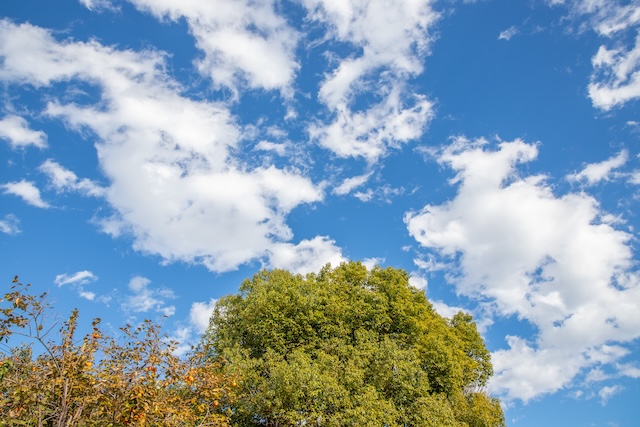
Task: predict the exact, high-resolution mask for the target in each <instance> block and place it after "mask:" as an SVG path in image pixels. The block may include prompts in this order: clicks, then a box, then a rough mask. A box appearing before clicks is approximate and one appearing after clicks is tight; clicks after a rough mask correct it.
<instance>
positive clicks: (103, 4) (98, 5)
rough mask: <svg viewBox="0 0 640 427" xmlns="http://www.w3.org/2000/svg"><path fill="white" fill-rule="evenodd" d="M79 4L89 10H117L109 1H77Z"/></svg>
mask: <svg viewBox="0 0 640 427" xmlns="http://www.w3.org/2000/svg"><path fill="white" fill-rule="evenodd" d="M79 1H80V4H81V5H83V6H84V7H86V8H87V9H89V10H93V11H100V10H118V8H117V7H116V6H114V4H113V3H112V1H111V0H79Z"/></svg>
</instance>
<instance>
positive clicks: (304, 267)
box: [269, 236, 346, 274]
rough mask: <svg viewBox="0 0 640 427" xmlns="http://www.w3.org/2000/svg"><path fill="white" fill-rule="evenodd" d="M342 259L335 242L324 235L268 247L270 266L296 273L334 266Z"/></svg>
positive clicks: (342, 260) (343, 259)
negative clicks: (296, 242)
mask: <svg viewBox="0 0 640 427" xmlns="http://www.w3.org/2000/svg"><path fill="white" fill-rule="evenodd" d="M344 261H346V259H345V257H344V256H343V255H342V250H341V249H340V248H339V247H337V246H336V242H335V241H334V240H331V239H329V238H328V237H325V236H316V237H314V238H313V239H310V240H303V241H301V242H300V243H298V244H296V245H294V244H292V243H280V244H276V245H274V246H273V247H272V248H271V249H270V254H269V266H270V267H271V268H281V269H284V270H289V271H291V272H292V273H298V274H306V273H312V272H316V271H318V270H320V269H321V268H322V267H324V266H325V265H326V264H331V265H333V266H334V267H335V266H338V265H339V264H340V263H342V262H344Z"/></svg>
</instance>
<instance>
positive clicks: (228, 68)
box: [129, 0, 299, 96]
mask: <svg viewBox="0 0 640 427" xmlns="http://www.w3.org/2000/svg"><path fill="white" fill-rule="evenodd" d="M129 1H130V2H131V3H132V4H134V5H135V6H136V7H137V8H139V9H141V10H144V11H148V12H149V13H151V14H153V15H154V16H156V17H158V18H160V19H170V20H173V21H178V20H180V19H185V21H186V22H187V24H188V25H189V29H190V30H191V33H192V34H193V36H194V38H195V39H196V46H197V47H198V48H199V49H200V50H201V51H202V52H203V53H204V57H202V58H200V59H199V60H198V61H197V64H196V65H197V67H198V69H199V70H200V72H201V73H202V74H204V75H206V76H209V77H210V78H211V80H212V81H213V83H214V84H215V85H216V86H218V87H226V88H229V89H231V90H232V91H234V92H236V93H237V92H238V89H239V88H241V87H244V86H245V85H246V86H248V87H249V88H252V89H267V90H273V89H275V90H280V91H281V92H282V93H283V94H284V95H286V96H288V95H289V94H290V92H291V91H290V85H291V83H292V81H293V78H294V77H295V73H296V71H297V70H298V68H299V65H298V63H297V62H296V60H295V48H296V46H297V43H298V38H299V35H298V33H297V32H296V31H295V30H294V29H292V28H291V27H289V26H288V25H287V22H286V20H285V19H284V18H283V17H282V16H280V15H279V14H278V13H277V12H276V8H277V2H276V1H274V0H261V1H250V0H191V1H186V2H169V1H157V0H129Z"/></svg>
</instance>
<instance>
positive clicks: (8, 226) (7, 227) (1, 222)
mask: <svg viewBox="0 0 640 427" xmlns="http://www.w3.org/2000/svg"><path fill="white" fill-rule="evenodd" d="M0 233H4V234H8V235H10V236H15V235H16V234H19V233H20V220H19V219H18V217H17V216H15V215H13V214H6V215H5V216H4V218H3V219H0Z"/></svg>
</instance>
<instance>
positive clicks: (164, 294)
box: [122, 276, 176, 316]
mask: <svg viewBox="0 0 640 427" xmlns="http://www.w3.org/2000/svg"><path fill="white" fill-rule="evenodd" d="M150 284H151V280H149V279H147V278H146V277H142V276H135V277H133V278H132V279H131V280H130V281H129V290H130V291H131V294H130V295H128V296H127V297H126V299H125V301H124V302H123V303H122V308H123V309H124V310H125V311H128V312H133V313H149V312H155V313H160V314H162V315H164V316H172V315H173V314H174V313H175V312H176V308H175V306H173V305H167V300H171V299H175V298H176V296H175V294H174V293H173V291H172V290H171V289H169V288H158V289H152V288H151V287H150V286H149V285H150Z"/></svg>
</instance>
